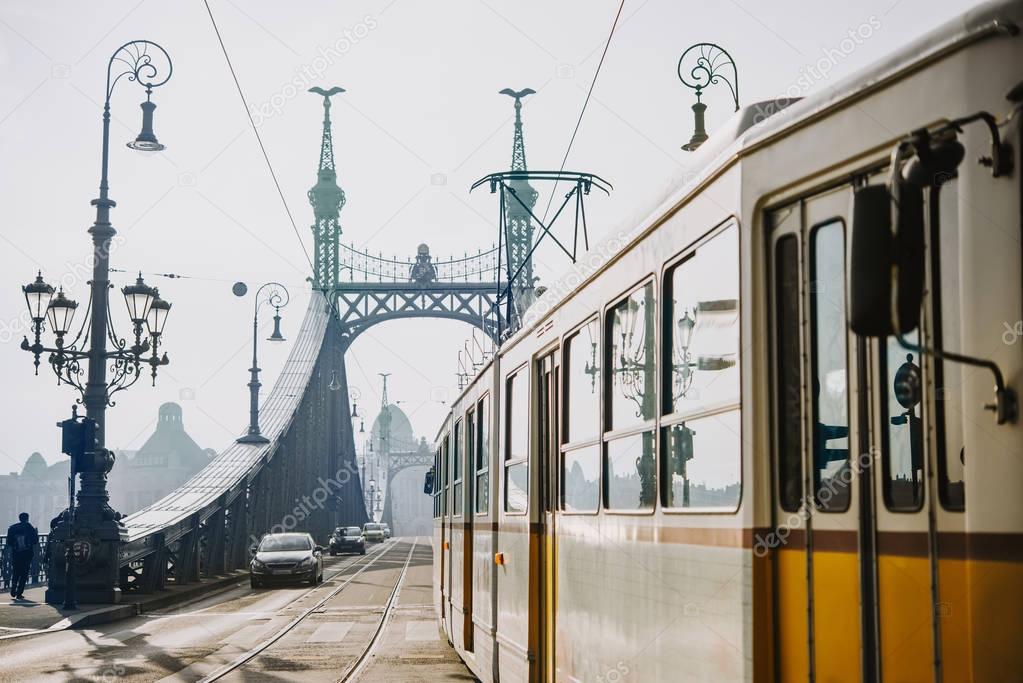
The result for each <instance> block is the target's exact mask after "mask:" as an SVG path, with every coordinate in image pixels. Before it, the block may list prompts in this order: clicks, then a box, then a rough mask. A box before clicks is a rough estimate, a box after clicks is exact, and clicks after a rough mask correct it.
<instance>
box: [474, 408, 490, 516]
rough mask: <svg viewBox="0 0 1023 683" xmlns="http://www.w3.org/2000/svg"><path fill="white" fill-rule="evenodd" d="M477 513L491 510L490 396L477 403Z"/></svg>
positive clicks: (475, 466)
mask: <svg viewBox="0 0 1023 683" xmlns="http://www.w3.org/2000/svg"><path fill="white" fill-rule="evenodd" d="M473 468H474V469H475V471H476V495H475V500H476V513H477V514H481V515H482V514H486V513H487V512H488V511H489V510H490V397H489V396H484V397H483V398H481V399H480V400H479V402H478V403H477V404H476V462H475V464H474V465H473Z"/></svg>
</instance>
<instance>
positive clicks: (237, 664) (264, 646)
mask: <svg viewBox="0 0 1023 683" xmlns="http://www.w3.org/2000/svg"><path fill="white" fill-rule="evenodd" d="M399 545H400V544H399V543H398V542H391V543H389V544H388V546H389V547H382V548H381V549H380V550H379V551H378V552H376V553H373V554H372V555H371V556H367V557H364V558H360V559H359V560H357V561H355V562H351V563H348V564H346V565H344V566H343V567H342V568H340V569H339V570H338V571H337V572H335V573H334V574H333V575H331V577H330V579H328V580H333V579H334V578H336V577H338V576H339V575H341V574H343V573H344V572H346V571H349V570H351V569H353V568H355V567H358V569H357V571H355V572H354V573H353V574H351V575H350V576H348V577H346V578H345V580H344V581H343V582H342V583H341V584H339V585H338V586H336V587H334V588H333V589H332V590H330V591H329V592H328V593H327V594H326V595H325V596H323V597H322V598H320V599H319V600H317V601H316V602H315V603H314V604H313V605H312V606H310V607H308V608H306V609H304V610H302V612H301V613H300V614H298V615H297V616H296V617H295V618H293V619H292V620H291V621H289V622H288V623H287V624H285V625H284V626H282V627H281V628H280V629H278V630H277V631H276V632H274V633H273V634H272V635H271V636H269V637H268V638H266V639H264V640H263V641H262V642H260V643H259V644H257V645H256V646H254V647H252V648H251V649H249V650H247V651H246V652H244V653H243V654H241V655H240V656H238V657H236V658H235V659H234V660H233V661H231V662H229V663H227V664H225V665H223V666H221V667H219V668H217V669H215V670H214V671H212V672H210V673H209V674H207V675H206V676H204V677H203V678H202V679H200V683H212V682H213V681H219V680H221V679H223V678H224V677H225V676H228V675H229V674H231V673H233V672H236V671H239V670H241V669H243V668H244V667H245V666H246V665H247V664H249V663H250V662H252V661H253V660H254V659H256V658H258V657H260V656H261V655H263V654H265V653H267V652H268V651H269V650H271V649H272V648H273V647H274V645H275V644H277V643H278V642H279V641H280V640H281V639H282V638H284V637H285V636H287V635H288V634H289V633H291V632H292V631H294V630H295V628H297V627H298V626H299V625H300V624H301V623H302V622H304V621H305V620H306V619H307V618H308V617H309V616H310V615H312V614H314V613H316V612H317V611H318V610H320V609H321V608H323V607H324V605H326V604H327V603H328V602H329V601H330V600H332V599H334V598H335V597H337V596H338V595H340V594H341V593H342V591H344V590H345V588H347V587H349V586H350V585H351V584H352V583H353V582H354V581H355V579H356V578H358V577H359V576H360V575H361V574H362V573H363V572H365V571H366V570H368V569H369V568H371V567H372V566H373V565H375V564H376V563H377V562H379V561H381V560H382V559H383V558H384V557H386V556H387V555H389V554H390V553H392V552H394V551H395V550H396V549H397V548H398V547H399ZM415 547H416V541H415V540H413V542H412V546H411V548H410V549H409V552H408V556H407V557H406V559H405V563H404V565H403V567H402V570H401V572H400V574H399V576H398V579H397V580H396V581H395V587H394V589H393V590H392V591H391V594H390V596H389V598H388V600H387V603H386V604H385V607H384V613H383V615H382V616H381V619H380V623H379V625H378V627H377V630H376V631H375V632H374V635H373V637H372V638H371V640H370V642H369V644H368V645H367V646H366V648H365V650H364V651H363V653H362V654H361V655H360V657H359V658H358V659H357V660H356V663H355V665H353V666H352V667H351V668H350V669H349V671H348V672H346V674H345V676H344V678H342V679H340V680H342V681H349V680H355V679H354V678H352V676H353V675H355V674H357V671H356V668H361V666H362V665H363V664H364V663H365V662H366V661H367V660H368V656H369V654H370V653H371V651H372V649H373V648H375V646H376V643H377V642H378V640H379V636H380V634H381V633H382V632H383V627H384V625H386V622H387V619H388V617H389V614H390V612H391V611H392V609H393V605H394V602H395V598H396V597H397V594H398V589H399V587H400V586H401V583H402V581H403V580H404V577H405V575H406V573H407V571H408V566H409V563H410V562H411V560H412V553H413V551H414V550H415ZM360 565H361V566H360ZM321 588H322V585H321V586H316V587H313V588H311V589H310V590H309V591H307V592H306V593H304V594H303V595H301V596H300V597H299V598H298V599H297V600H296V602H297V601H298V600H301V599H304V598H305V597H306V596H308V595H310V594H312V593H313V592H315V591H316V590H318V589H321Z"/></svg>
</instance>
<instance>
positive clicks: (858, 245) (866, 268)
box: [847, 183, 924, 337]
mask: <svg viewBox="0 0 1023 683" xmlns="http://www.w3.org/2000/svg"><path fill="white" fill-rule="evenodd" d="M900 194H901V198H900V199H901V201H900V202H899V206H898V208H897V209H896V208H895V207H894V206H893V202H894V199H893V198H892V196H891V194H889V192H888V188H887V187H886V186H884V185H868V186H866V187H862V188H860V189H859V190H857V191H856V194H855V196H854V198H853V225H852V248H851V255H850V259H849V282H848V288H847V289H848V291H849V327H850V328H851V329H852V331H853V332H855V333H856V334H859V335H862V336H865V337H887V336H889V335H892V334H899V335H902V334H906V333H907V332H910V331H911V330H913V329H915V328H916V327H917V326H918V325H919V324H920V306H921V303H922V301H923V291H924V214H923V210H924V208H923V207H924V203H923V191H922V190H921V189H920V188H919V187H916V186H915V185H911V184H908V183H903V184H902V185H901V187H900ZM893 214H895V215H896V216H897V221H898V226H897V230H896V232H895V234H892V216H893ZM893 309H894V311H893ZM893 312H897V314H898V320H897V321H896V320H894V319H893V317H894V316H893ZM896 326H897V329H896Z"/></svg>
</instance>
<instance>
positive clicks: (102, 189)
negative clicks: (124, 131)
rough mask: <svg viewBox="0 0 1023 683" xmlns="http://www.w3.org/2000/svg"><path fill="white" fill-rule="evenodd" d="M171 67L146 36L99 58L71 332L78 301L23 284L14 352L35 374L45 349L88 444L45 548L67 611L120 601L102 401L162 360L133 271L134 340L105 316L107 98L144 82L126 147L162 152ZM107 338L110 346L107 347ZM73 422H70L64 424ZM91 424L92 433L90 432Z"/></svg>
mask: <svg viewBox="0 0 1023 683" xmlns="http://www.w3.org/2000/svg"><path fill="white" fill-rule="evenodd" d="M173 70H174V67H173V65H172V64H171V60H170V56H169V55H168V54H167V52H166V51H165V50H164V49H163V48H162V47H160V46H159V45H157V44H156V43H153V42H151V41H148V40H133V41H131V42H129V43H125V44H124V45H122V46H121V47H119V48H117V50H115V51H114V53H113V55H111V57H110V60H109V61H108V62H107V80H106V90H105V99H104V102H103V147H102V162H101V166H100V183H99V198H97V199H94V200H92V205H93V206H95V207H96V220H95V222H94V223H93V225H92V227H91V228H89V234H90V235H92V245H93V268H92V278H91V280H90V282H89V285H90V290H89V301H88V305H87V306H86V313H85V316H86V317H85V320H83V321H82V324H81V327H80V328H79V329H78V332H77V333H76V334H75V336H74V337H73V338H71V339H69V337H70V336H71V330H72V323H73V322H74V317H75V312H76V310H77V309H78V303H77V302H75V301H74V300H72V299H70V298H68V297H67V296H65V294H64V292H63V291H59V292H57V296H56V297H54V296H53V292H54V289H53V287H52V286H50V285H48V284H47V283H46V282H45V281H44V280H43V276H42V273H41V272H40V273H39V274H38V275H37V277H36V279H35V281H34V282H32V283H30V284H28V285H25V286H24V287H22V291H23V292H24V294H25V301H26V304H27V305H28V309H29V316H30V318H31V320H32V334H33V337H34V341H33V342H32V343H29V340H28V337H25V339H24V340H23V341H22V343H21V348H22V349H24V350H25V351H28V352H30V353H31V354H32V355H33V357H34V364H35V367H36V373H37V374H38V371H39V359H40V357H41V356H42V354H44V353H46V354H48V357H47V360H48V362H49V364H50V367H51V369H52V370H53V372H54V374H55V375H56V376H57V381H58V384H68V385H71V386H72V387H74V388H75V389H77V390H78V391H79V393H80V394H81V397H80V399H79V400H78V402H79V403H82V404H84V405H85V412H86V418H87V419H86V422H87V423H88V425H89V429H90V432H89V433H90V438H89V441H90V442H89V443H87V444H85V446H84V448H83V449H82V450H81V454H80V455H76V453H78V451H77V450H76V451H75V452H74V453H69V455H71V481H70V486H69V502H68V510H67V514H66V515H64V516H63V518H62V520H61V522H60V523H59V524H58V525H57V527H55V528H54V529H53V531H52V533H51V534H50V540H51V542H52V543H53V546H54V551H53V552H51V553H50V558H51V559H50V564H49V566H48V568H47V576H48V577H49V587H48V589H47V591H46V601H47V602H57V601H60V600H63V601H64V605H65V607H68V608H73V607H74V606H75V598H76V596H75V593H76V587H77V588H78V589H80V594H79V595H78V596H77V597H78V598H80V599H82V600H83V601H86V602H96V603H103V602H118V601H119V600H120V588H119V587H118V581H119V568H120V562H119V552H120V544H121V542H122V540H123V536H124V534H125V531H124V526H123V525H122V524H121V522H120V519H121V515H120V513H117V512H115V511H114V510H113V509H111V507H110V505H109V500H110V496H109V494H108V492H107V488H106V479H107V473H108V472H109V471H110V469H111V468H112V467H113V462H114V458H113V453H112V452H111V451H108V450H107V449H106V448H105V444H106V409H107V407H108V406H113V405H114V402H113V401H112V400H111V398H112V396H113V395H114V394H116V393H117V392H119V391H123V390H125V389H127V388H128V387H130V386H132V385H133V384H134V383H135V382H137V381H138V379H139V376H140V375H141V372H140V369H141V366H142V364H144V363H145V364H148V365H150V366H151V367H152V373H153V378H154V381H155V378H156V370H157V367H158V366H160V365H166V364H167V363H168V362H169V361H168V360H167V356H166V355H164V356H162V357H160V356H158V355H157V353H156V346H157V342H156V340H157V338H158V337H159V335H160V333H162V331H163V327H162V324H163V320H162V319H161V320H160V321H159V327H158V329H154V328H152V327H150V328H149V329H148V330H147V332H148V334H147V335H145V336H146V337H148V338H143V336H144V335H143V324H144V323H146V322H147V317H146V316H147V315H148V314H149V313H150V310H151V309H152V306H153V305H154V300H155V296H154V292H155V290H151V289H150V288H149V287H148V286H146V284H145V283H144V282H143V281H142V277H141V276H139V279H138V281H137V282H136V283H135V284H134V285H129V286H128V287H125V288H124V289H123V290H122V293H123V294H124V296H125V303H126V304H127V306H128V314H129V317H130V318H131V321H132V325H133V331H134V333H135V343H134V344H133V345H131V346H129V345H128V342H127V341H126V340H125V339H124V338H122V337H121V336H120V335H118V334H117V332H116V331H115V329H114V324H113V316H111V315H110V310H109V309H110V301H109V296H110V289H111V284H110V242H111V240H112V238H113V237H114V235H116V234H117V231H116V230H114V228H113V226H112V225H111V223H110V209H112V208H114V207H115V206H116V203H115V202H114V200H113V199H111V198H110V196H109V183H108V168H109V161H110V97H111V95H112V94H113V91H114V87H115V86H116V85H117V83H118V82H119V81H120V80H121V79H122V78H126V80H128V81H135V82H136V83H138V84H139V85H141V86H143V87H144V88H145V90H146V102H144V103H143V104H142V113H143V124H142V132H141V133H140V134H139V136H138V137H137V138H136V140H135V141H134V142H131V143H128V146H129V147H131V148H133V149H140V150H146V151H153V150H160V149H163V145H161V144H160V143H159V142H157V140H156V136H155V135H153V110H154V109H155V108H156V105H155V104H153V103H152V102H151V101H150V99H151V96H152V93H153V89H154V88H158V87H160V86H161V85H163V84H165V83H166V82H167V81H168V80H170V77H171V74H172V73H173ZM169 308H170V304H165V308H164V313H166V310H169ZM47 324H48V325H49V327H50V331H51V332H52V333H53V335H54V337H55V340H54V344H53V346H45V345H44V344H43V342H42V333H43V328H44V325H47ZM108 342H109V344H110V345H111V346H112V347H113V348H108V346H107V344H108ZM86 346H88V348H86ZM150 351H152V355H151V356H149V357H148V358H145V357H144V356H145V354H146V353H148V352H150ZM83 361H84V363H83ZM83 365H84V367H83ZM108 373H109V374H108ZM76 421H77V420H75V419H74V418H73V419H72V422H76ZM93 427H94V428H95V438H92V436H91V430H92V428H93ZM79 460H80V461H79ZM76 475H81V492H80V493H79V494H78V496H77V504H76V499H75V476H76ZM65 558H66V560H65ZM65 562H66V563H65ZM76 584H77V586H76Z"/></svg>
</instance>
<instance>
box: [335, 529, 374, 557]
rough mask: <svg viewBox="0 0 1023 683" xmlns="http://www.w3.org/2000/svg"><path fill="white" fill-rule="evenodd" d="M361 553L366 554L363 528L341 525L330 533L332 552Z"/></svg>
mask: <svg viewBox="0 0 1023 683" xmlns="http://www.w3.org/2000/svg"><path fill="white" fill-rule="evenodd" d="M339 553H359V554H360V555H365V554H366V539H365V538H363V536H362V529H360V528H359V527H357V526H339V527H338V528H336V529H334V533H332V534H331V535H330V554H331V555H337V554H339Z"/></svg>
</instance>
